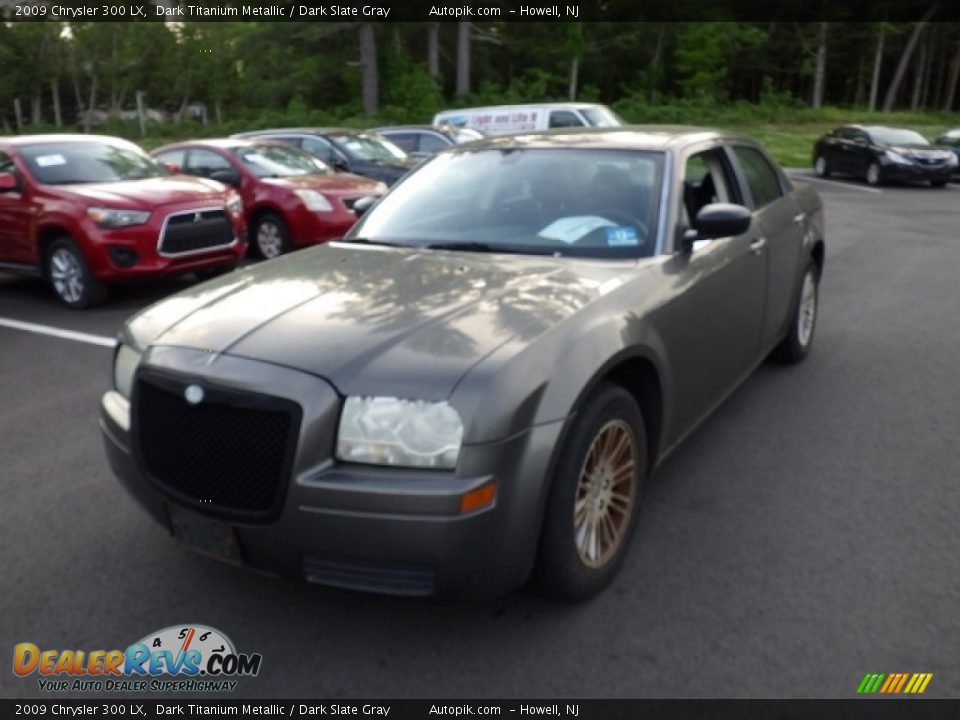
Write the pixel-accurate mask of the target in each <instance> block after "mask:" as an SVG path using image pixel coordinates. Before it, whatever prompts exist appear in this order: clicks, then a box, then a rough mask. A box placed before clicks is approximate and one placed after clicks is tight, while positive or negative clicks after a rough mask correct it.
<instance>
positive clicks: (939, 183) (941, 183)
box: [930, 180, 947, 188]
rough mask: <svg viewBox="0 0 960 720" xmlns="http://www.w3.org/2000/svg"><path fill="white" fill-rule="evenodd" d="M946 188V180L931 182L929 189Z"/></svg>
mask: <svg viewBox="0 0 960 720" xmlns="http://www.w3.org/2000/svg"><path fill="white" fill-rule="evenodd" d="M946 186H947V181H946V180H931V181H930V187H935V188H942V187H946Z"/></svg>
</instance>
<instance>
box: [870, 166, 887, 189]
mask: <svg viewBox="0 0 960 720" xmlns="http://www.w3.org/2000/svg"><path fill="white" fill-rule="evenodd" d="M867 184H868V185H873V186H877V185H883V170H882V169H881V167H880V163H877V162H872V163H870V165H869V167H867Z"/></svg>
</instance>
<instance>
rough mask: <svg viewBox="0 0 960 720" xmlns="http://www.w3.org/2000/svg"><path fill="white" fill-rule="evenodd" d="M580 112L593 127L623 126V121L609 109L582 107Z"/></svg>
mask: <svg viewBox="0 0 960 720" xmlns="http://www.w3.org/2000/svg"><path fill="white" fill-rule="evenodd" d="M579 110H580V112H581V114H582V115H583V116H584V117H585V118H586V119H587V122H588V123H590V125H592V126H593V127H619V126H620V125H623V121H622V120H621V119H620V118H619V117H617V115H616V113H614V112H613V111H611V110H610V109H609V108H605V107H597V106H594V107H582V108H579Z"/></svg>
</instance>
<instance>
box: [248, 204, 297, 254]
mask: <svg viewBox="0 0 960 720" xmlns="http://www.w3.org/2000/svg"><path fill="white" fill-rule="evenodd" d="M253 246H254V247H255V248H256V250H257V253H258V254H259V255H260V257H262V258H263V259H264V260H270V259H271V258H275V257H279V256H281V255H283V253H285V252H289V251H290V247H291V246H290V232H289V231H288V230H287V225H286V223H284V222H283V220H282V219H281V218H280V216H279V215H276V214H274V213H266V214H264V215H261V216H260V217H259V218H257V221H256V222H255V223H254V225H253Z"/></svg>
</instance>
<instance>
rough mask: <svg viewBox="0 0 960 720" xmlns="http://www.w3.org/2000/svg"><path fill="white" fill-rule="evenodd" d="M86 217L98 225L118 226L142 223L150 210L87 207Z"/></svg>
mask: <svg viewBox="0 0 960 720" xmlns="http://www.w3.org/2000/svg"><path fill="white" fill-rule="evenodd" d="M87 217H89V218H90V219H91V220H93V221H94V222H95V223H96V224H97V225H99V226H100V227H105V228H120V227H129V226H130V225H143V224H144V223H145V222H146V221H147V220H149V219H150V211H149V210H117V209H113V208H102V207H92V208H87Z"/></svg>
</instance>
